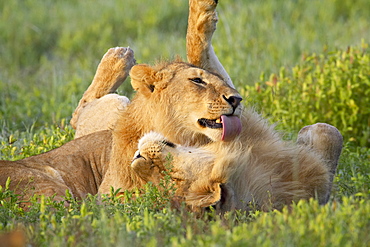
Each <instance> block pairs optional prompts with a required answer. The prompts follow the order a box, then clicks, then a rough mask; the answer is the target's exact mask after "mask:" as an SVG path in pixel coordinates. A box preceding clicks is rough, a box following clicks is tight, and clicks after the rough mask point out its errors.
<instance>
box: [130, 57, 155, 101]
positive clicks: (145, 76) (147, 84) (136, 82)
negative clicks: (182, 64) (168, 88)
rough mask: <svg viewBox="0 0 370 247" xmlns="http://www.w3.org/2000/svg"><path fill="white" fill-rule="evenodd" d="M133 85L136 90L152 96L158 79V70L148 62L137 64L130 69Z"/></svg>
mask: <svg viewBox="0 0 370 247" xmlns="http://www.w3.org/2000/svg"><path fill="white" fill-rule="evenodd" d="M130 77H131V85H132V88H133V89H134V90H135V91H138V92H140V93H142V94H144V95H145V96H150V94H151V93H152V92H153V91H154V87H155V86H154V84H155V82H156V81H157V80H158V76H157V71H156V70H155V69H154V68H152V67H150V66H149V65H146V64H139V65H135V66H133V67H132V68H131V71H130Z"/></svg>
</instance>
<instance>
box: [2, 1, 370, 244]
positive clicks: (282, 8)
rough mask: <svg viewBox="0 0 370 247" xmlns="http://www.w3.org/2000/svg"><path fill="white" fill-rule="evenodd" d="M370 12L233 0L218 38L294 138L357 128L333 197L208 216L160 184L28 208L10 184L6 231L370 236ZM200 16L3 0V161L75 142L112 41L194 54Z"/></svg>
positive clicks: (222, 240)
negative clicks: (189, 33) (134, 193)
mask: <svg viewBox="0 0 370 247" xmlns="http://www.w3.org/2000/svg"><path fill="white" fill-rule="evenodd" d="M368 13H370V2H369V1H368V0H357V1H353V0H352V1H350V0H325V1H320V0H312V1H303V0H298V1H282V0H266V1H258V0H249V1H244V0H233V1H231V0H220V6H219V17H220V21H219V24H218V30H217V33H216V34H215V39H214V47H215V50H216V52H217V54H218V55H219V58H220V60H221V61H222V63H223V64H224V66H225V67H226V69H227V71H228V72H229V73H230V75H231V77H232V78H233V80H234V82H235V84H236V85H237V87H238V88H239V89H240V91H241V93H242V95H243V96H244V97H246V100H245V101H244V102H246V103H248V104H254V105H256V107H257V108H258V109H259V110H260V111H262V112H263V114H265V115H266V116H267V117H269V118H270V119H271V121H272V122H276V121H277V122H278V127H279V129H282V130H284V131H285V133H287V134H286V138H287V139H291V138H294V136H295V135H296V132H297V130H298V129H299V128H301V127H303V126H304V125H305V124H311V123H313V122H315V121H325V122H329V123H332V124H334V125H335V126H337V127H338V128H340V130H341V132H342V133H343V134H345V136H344V137H345V140H346V142H345V146H344V149H343V154H342V157H341V160H340V164H339V167H338V172H337V175H336V177H335V186H334V188H333V193H332V197H331V200H330V202H329V203H328V204H327V205H325V206H319V205H317V202H315V201H310V202H303V201H302V202H299V203H298V204H297V205H294V206H293V207H292V209H291V210H287V209H285V210H283V211H282V212H269V213H263V212H258V211H257V212H250V213H242V212H233V213H228V214H226V215H225V217H224V218H223V219H220V218H219V217H218V216H215V215H214V213H213V212H210V213H209V214H210V215H206V216H204V217H200V218H199V217H198V218H197V217H196V216H195V215H194V214H191V213H188V212H186V211H185V210H180V211H174V210H172V209H171V208H170V206H169V205H168V200H166V198H167V197H168V195H166V194H163V193H166V190H165V191H164V192H163V191H159V190H157V189H156V188H154V187H152V186H150V185H148V187H147V188H146V194H144V195H143V196H142V197H140V198H138V199H137V200H127V198H129V196H130V195H129V194H128V195H126V203H124V204H122V203H119V201H118V200H117V199H116V198H114V197H113V195H114V193H115V192H112V195H110V196H108V197H106V198H104V199H103V203H101V199H98V198H95V197H89V198H87V199H86V200H85V201H84V202H82V203H75V202H73V203H72V204H71V205H70V206H69V207H65V206H64V205H62V204H58V203H56V202H53V201H52V200H51V199H50V198H36V197H35V198H34V199H33V201H32V204H31V206H30V208H29V209H28V211H25V210H24V209H23V208H20V206H19V204H18V203H19V200H21V199H20V198H18V196H17V195H14V193H12V192H11V191H9V190H7V189H6V187H4V186H3V187H2V188H1V192H0V205H1V206H0V233H2V232H7V231H11V230H14V229H17V228H20V229H22V231H24V232H25V234H26V236H27V238H28V240H29V243H30V244H31V245H32V246H126V245H133V246H163V245H166V246H368V245H369V244H370V237H369V234H368V233H369V232H370V175H369V174H370V149H369V144H368V142H369V135H370V134H369V128H370V127H369V126H370V117H369V110H368V108H369V107H368V105H369V97H370V96H369V93H370V91H369V90H368V88H369V85H368V83H369V80H370V74H369V67H370V66H369V53H370V52H369V49H368V44H369V41H370V31H369V30H370V22H369V21H368V18H369V17H368ZM186 22H187V1H177V0H166V1H165V0H157V1H137V0H125V1H113V0H105V1H87V0H81V1H77V0H69V1H52V0H44V1H31V0H28V1H27V0H24V1H21V0H13V1H1V2H0V57H1V59H0V159H9V160H14V159H20V158H24V157H28V156H30V155H35V154H39V153H42V152H45V151H48V150H50V149H53V148H55V147H58V146H60V145H62V144H63V143H66V142H67V141H69V140H71V139H73V135H74V131H73V129H72V128H71V127H70V126H69V124H68V121H69V119H70V116H71V113H72V111H73V109H74V108H75V106H76V105H77V103H78V100H79V98H80V97H81V95H82V93H83V91H84V90H85V89H86V88H87V86H88V85H89V83H90V81H91V80H92V77H93V75H94V72H95V69H96V66H97V64H98V62H99V60H100V58H101V57H102V55H103V54H104V53H105V52H106V50H107V49H108V48H110V47H114V46H130V47H131V48H133V49H134V51H135V55H136V59H137V61H138V62H139V63H154V62H155V61H156V60H158V59H161V58H164V59H169V58H173V57H174V56H175V55H176V54H179V55H180V56H181V57H183V58H184V57H185V39H184V38H185V31H186V25H187V24H186ZM348 46H350V47H351V49H349V50H348V49H347V47H348ZM348 51H350V52H348ZM256 89H258V90H256ZM120 92H121V93H123V94H127V95H130V94H131V93H132V90H131V88H130V85H129V83H128V82H125V85H123V86H122V87H121V88H120ZM306 96H307V97H306ZM317 102H320V103H317ZM167 192H168V191H167Z"/></svg>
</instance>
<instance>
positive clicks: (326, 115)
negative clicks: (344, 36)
mask: <svg viewBox="0 0 370 247" xmlns="http://www.w3.org/2000/svg"><path fill="white" fill-rule="evenodd" d="M369 64H370V50H369V48H368V45H367V44H365V43H363V44H362V46H361V47H350V48H348V49H347V50H346V51H336V52H327V53H325V54H320V55H316V54H313V55H310V56H307V57H305V58H304V61H303V62H302V63H301V64H300V65H298V66H296V67H294V68H293V69H292V73H291V74H288V73H287V69H286V68H281V70H280V73H279V74H272V75H271V76H269V77H267V78H266V76H265V75H264V74H262V76H261V81H262V82H259V83H257V84H256V85H255V86H246V87H245V89H244V90H243V94H244V95H245V96H247V97H249V100H250V101H251V102H252V103H255V104H256V105H257V108H258V109H259V110H260V111H262V112H263V113H264V114H265V115H267V116H270V117H271V119H273V121H279V122H280V123H281V124H282V125H283V127H284V128H285V129H294V130H299V129H300V128H302V127H303V126H305V125H309V124H313V123H316V122H325V123H329V124H331V125H334V126H336V127H337V128H338V129H339V130H340V132H341V133H342V135H343V136H344V138H345V140H347V141H353V142H355V143H357V144H359V145H360V146H367V147H370V107H369V106H370V66H369Z"/></svg>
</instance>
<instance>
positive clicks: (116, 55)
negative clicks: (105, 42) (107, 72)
mask: <svg viewBox="0 0 370 247" xmlns="http://www.w3.org/2000/svg"><path fill="white" fill-rule="evenodd" d="M135 63H136V60H135V57H134V52H133V50H131V49H130V47H115V48H110V49H109V50H108V51H107V53H105V54H104V56H103V58H102V60H101V62H100V64H101V65H104V64H106V65H109V66H110V69H112V70H113V71H112V72H111V73H112V74H117V75H118V74H122V72H124V73H125V74H127V73H128V72H129V71H130V69H131V68H132V66H134V65H135ZM99 66H100V65H99Z"/></svg>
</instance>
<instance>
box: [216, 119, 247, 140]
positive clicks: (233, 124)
mask: <svg viewBox="0 0 370 247" xmlns="http://www.w3.org/2000/svg"><path fill="white" fill-rule="evenodd" d="M221 120H222V137H221V140H222V141H225V142H227V141H231V140H233V139H234V138H235V137H236V136H238V135H239V134H240V132H241V131H242V123H241V122H240V119H239V118H238V117H237V116H225V115H222V116H221Z"/></svg>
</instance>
